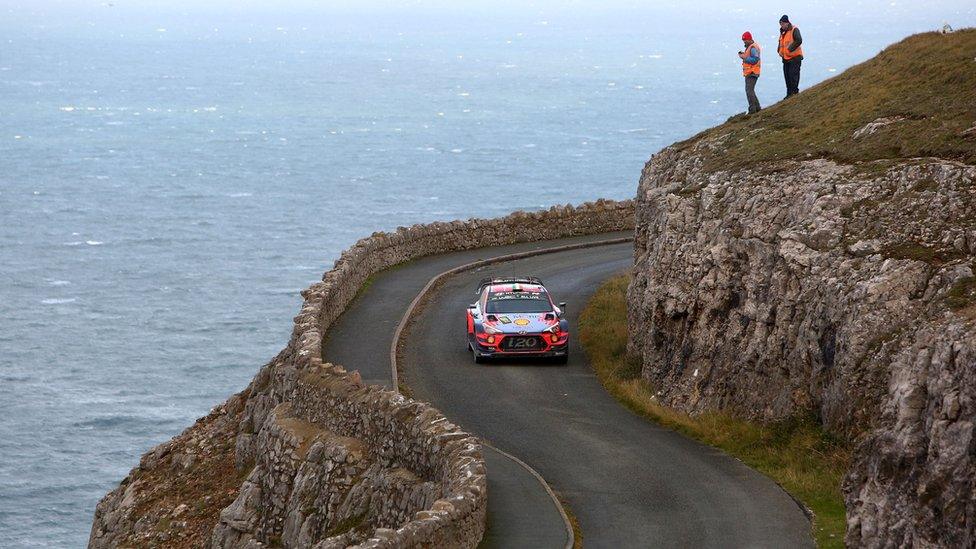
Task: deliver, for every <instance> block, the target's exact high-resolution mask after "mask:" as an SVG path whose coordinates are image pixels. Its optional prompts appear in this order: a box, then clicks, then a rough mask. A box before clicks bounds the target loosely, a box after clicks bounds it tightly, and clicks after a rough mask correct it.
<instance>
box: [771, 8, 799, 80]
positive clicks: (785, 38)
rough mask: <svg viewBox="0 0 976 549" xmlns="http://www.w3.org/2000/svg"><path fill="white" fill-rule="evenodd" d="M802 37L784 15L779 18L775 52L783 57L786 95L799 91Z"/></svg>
mask: <svg viewBox="0 0 976 549" xmlns="http://www.w3.org/2000/svg"><path fill="white" fill-rule="evenodd" d="M802 43H803V37H802V36H800V29H798V28H796V27H794V26H793V23H790V18H789V17H788V16H786V15H784V16H783V17H780V19H779V47H778V48H776V52H777V53H779V56H780V57H782V58H783V78H784V79H786V97H790V96H792V95H796V94H798V93H800V64H801V63H803V48H801V47H800V44H802Z"/></svg>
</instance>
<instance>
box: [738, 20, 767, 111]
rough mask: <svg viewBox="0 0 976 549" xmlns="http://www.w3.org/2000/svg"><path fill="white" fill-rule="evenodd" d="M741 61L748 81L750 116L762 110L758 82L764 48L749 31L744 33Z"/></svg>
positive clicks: (747, 92)
mask: <svg viewBox="0 0 976 549" xmlns="http://www.w3.org/2000/svg"><path fill="white" fill-rule="evenodd" d="M739 59H742V76H744V77H745V79H746V100H748V101H749V114H753V113H757V112H759V111H760V110H762V107H760V106H759V98H758V97H756V82H758V81H759V73H760V72H762V48H761V47H760V46H759V44H757V43H756V42H755V41H754V40H753V39H752V33H751V32H749V31H746V32H744V33H742V51H740V52H739Z"/></svg>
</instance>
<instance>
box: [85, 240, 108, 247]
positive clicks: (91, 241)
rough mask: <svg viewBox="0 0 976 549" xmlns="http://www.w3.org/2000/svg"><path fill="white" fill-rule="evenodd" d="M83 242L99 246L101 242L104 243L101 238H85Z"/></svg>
mask: <svg viewBox="0 0 976 549" xmlns="http://www.w3.org/2000/svg"><path fill="white" fill-rule="evenodd" d="M85 244H88V245H89V246H101V245H102V244H105V243H104V242H102V241H101V240H86V241H85Z"/></svg>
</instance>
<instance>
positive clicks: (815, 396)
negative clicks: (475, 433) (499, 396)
mask: <svg viewBox="0 0 976 549" xmlns="http://www.w3.org/2000/svg"><path fill="white" fill-rule="evenodd" d="M716 147H721V138H708V137H706V138H702V139H700V140H698V141H696V142H694V143H693V144H691V145H686V146H681V147H672V148H669V149H665V150H664V151H663V152H661V153H660V154H657V155H655V156H654V157H653V158H652V160H651V161H650V162H649V163H648V164H647V166H646V167H645V169H644V172H643V175H642V177H641V181H640V187H639V191H638V206H637V229H636V241H635V270H634V279H633V282H632V284H631V287H630V289H629V292H628V305H629V321H630V329H631V333H630V351H631V352H632V353H633V354H634V355H636V356H638V357H640V359H641V360H642V364H643V372H642V374H643V377H644V378H645V379H647V380H648V381H649V382H651V383H652V384H653V386H654V387H656V388H657V390H658V391H659V392H658V394H659V396H660V399H661V400H662V402H664V403H666V404H668V405H670V406H673V407H677V408H680V409H682V410H685V411H687V412H690V413H698V412H702V411H705V410H716V409H721V410H727V411H730V412H733V413H735V414H738V415H740V416H745V417H748V418H754V419H759V420H775V419H779V418H785V417H789V416H794V415H801V414H807V413H809V412H811V411H812V412H813V413H815V414H816V415H817V416H819V417H820V418H821V419H822V421H823V424H824V425H825V427H826V428H827V429H828V430H829V431H831V432H833V433H835V434H838V435H840V436H844V437H848V438H849V439H851V440H859V441H860V442H859V444H858V447H857V451H856V460H855V463H854V466H853V469H852V470H851V472H850V475H849V476H848V478H847V480H846V482H845V486H844V490H845V494H846V499H847V506H848V517H849V525H848V534H847V542H848V544H850V545H852V546H858V545H871V546H873V545H885V544H891V545H905V544H912V543H917V544H920V545H928V544H934V545H945V546H963V545H965V546H969V545H971V544H972V543H974V541H976V538H974V532H976V507H974V505H976V504H974V501H976V439H974V437H973V427H974V421H976V322H974V320H976V293H974V291H976V285H974V283H973V281H974V278H973V277H974V269H976V167H973V166H971V165H967V164H962V163H958V162H953V161H947V160H940V159H935V158H918V159H910V160H905V161H897V162H891V161H879V162H873V163H863V164H858V165H841V164H837V163H834V162H832V161H829V160H823V159H820V160H784V161H780V162H775V163H767V164H760V165H757V166H754V167H752V168H747V169H739V170H735V171H724V170H711V171H710V170H705V169H703V168H702V161H701V158H702V156H704V155H705V154H708V153H709V151H713V150H714V149H715V148H716Z"/></svg>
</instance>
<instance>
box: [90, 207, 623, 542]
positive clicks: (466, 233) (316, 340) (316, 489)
mask: <svg viewBox="0 0 976 549" xmlns="http://www.w3.org/2000/svg"><path fill="white" fill-rule="evenodd" d="M633 220H634V204H633V202H632V201H626V202H613V201H606V200H600V201H597V202H594V203H588V204H583V205H581V206H578V207H572V206H560V207H553V208H551V209H549V210H546V211H541V212H531V213H527V212H516V213H514V214H512V215H509V216H506V217H503V218H498V219H472V220H468V221H455V222H449V223H432V224H427V225H415V226H412V227H409V228H404V227H401V228H400V229H398V230H397V231H396V232H394V233H389V234H388V233H375V234H373V235H372V236H370V237H368V238H365V239H363V240H360V241H359V242H357V243H356V244H355V245H354V246H352V247H351V248H349V249H348V250H346V251H345V252H343V254H342V255H341V257H340V258H339V259H338V260H337V261H336V263H335V266H334V268H333V269H332V270H330V271H328V272H327V273H325V275H324V276H323V279H322V282H320V283H317V284H314V285H312V286H311V287H309V288H308V289H306V290H305V291H303V292H302V296H303V297H304V303H303V305H302V308H301V311H300V312H299V314H298V315H297V316H296V317H295V324H294V329H293V332H292V337H291V339H290V341H289V343H288V345H287V346H286V348H285V349H284V350H282V352H281V353H279V354H278V356H276V357H275V358H274V359H273V360H272V361H271V362H270V363H268V364H267V365H266V366H264V367H263V368H262V369H261V370H260V372H258V374H257V375H256V376H255V378H254V380H253V381H252V382H251V384H250V385H249V386H248V388H247V389H246V390H245V391H243V392H242V393H240V394H239V395H236V396H235V397H233V398H232V399H231V400H229V401H228V403H225V404H224V405H222V406H221V407H218V409H216V410H215V412H214V413H213V414H211V416H208V418H204V419H202V420H200V421H199V422H198V425H197V426H195V427H193V428H191V429H188V431H187V432H186V433H184V434H183V435H181V436H180V437H177V439H174V441H171V442H170V443H166V444H164V445H161V446H160V447H157V448H156V449H154V450H153V451H150V452H149V453H148V454H146V456H145V457H144V458H143V460H142V462H141V465H140V467H137V468H136V469H133V471H132V472H131V473H130V475H129V476H128V477H127V478H126V479H125V480H123V482H122V484H121V486H120V487H119V488H117V489H116V490H115V491H113V492H112V493H110V494H108V495H107V496H106V497H105V498H104V499H103V500H102V502H101V503H99V505H98V508H97V509H96V514H95V521H94V524H93V526H92V534H91V538H90V542H89V546H90V547H114V546H120V545H131V544H133V543H138V544H145V545H155V544H158V543H157V542H159V541H160V540H162V541H163V542H166V541H167V540H171V539H173V538H171V537H170V536H171V534H170V533H168V532H160V531H158V530H159V528H160V524H163V523H165V524H170V523H171V520H170V518H169V516H168V515H167V516H165V517H162V518H158V519H157V517H156V516H155V515H149V514H145V513H146V511H145V509H146V508H147V507H149V506H151V504H152V501H150V500H149V496H148V495H147V494H149V493H151V490H147V489H145V488H146V486H145V485H146V484H147V482H148V479H149V478H158V476H157V477H152V475H159V474H160V471H162V474H164V475H165V474H167V473H166V470H165V468H169V467H171V468H173V470H177V469H179V470H181V471H182V470H183V469H186V470H189V471H192V469H187V468H182V466H181V465H180V463H182V461H181V460H183V459H184V457H183V456H184V454H180V453H176V451H175V450H174V448H175V447H176V446H177V444H176V442H177V441H178V440H179V441H180V442H181V441H182V440H184V439H189V440H192V441H194V443H195V444H197V443H199V445H200V446H201V447H204V446H206V447H209V442H213V441H199V439H200V438H201V437H202V438H206V433H211V434H212V436H215V437H216V436H223V435H221V433H225V432H226V428H224V427H223V426H225V425H228V422H229V421H236V435H234V437H233V438H234V440H233V441H232V443H233V448H234V452H233V453H234V462H235V465H236V468H237V469H238V471H240V472H241V474H244V475H245V479H244V481H243V483H242V484H241V485H240V488H239V489H238V490H237V492H236V498H235V499H234V500H233V502H232V503H231V504H230V505H227V506H226V507H224V508H223V509H222V510H221V511H220V513H219V520H218V522H217V524H216V525H215V526H214V528H213V531H212V534H211V536H210V544H211V546H212V547H215V548H217V547H220V548H229V547H252V548H256V547H264V546H268V545H281V546H284V547H316V548H318V549H323V548H333V547H348V546H357V547H474V546H475V545H477V544H478V542H479V541H480V540H481V537H482V535H483V533H484V528H485V512H486V501H487V492H486V486H487V484H486V480H485V475H486V470H485V464H484V460H483V458H482V456H481V449H480V445H479V444H478V441H477V440H476V439H475V438H474V437H473V436H471V435H469V434H467V433H465V432H463V431H462V430H461V429H459V428H458V427H457V426H455V425H453V424H452V423H450V422H449V421H448V420H447V418H445V417H444V416H443V415H441V414H440V412H438V411H437V410H435V409H433V408H431V407H430V406H429V405H427V404H424V403H421V402H416V401H414V400H411V399H408V398H405V397H403V396H402V395H400V394H398V393H396V392H393V391H389V390H384V389H382V388H380V387H375V386H366V385H364V384H363V383H362V382H361V380H360V378H359V375H358V373H357V372H347V371H346V370H345V369H344V368H342V367H341V366H336V365H333V364H328V363H323V361H322V359H321V349H322V340H323V337H324V336H325V334H326V333H327V331H328V329H329V327H330V326H331V325H332V323H333V322H335V320H336V319H337V318H338V317H339V315H340V314H342V312H343V311H344V310H345V309H346V307H347V306H348V305H349V303H350V302H351V301H352V299H353V298H354V297H355V296H356V294H357V293H358V292H359V290H360V288H361V287H362V286H363V284H364V283H365V282H366V280H367V279H368V278H369V277H370V276H371V275H373V274H375V273H378V272H380V271H382V270H384V269H387V268H389V267H392V266H394V265H397V264H399V263H402V262H405V261H409V260H411V259H415V258H419V257H423V256H427V255H433V254H438V253H445V252H451V251H457V250H465V249H473V248H482V247H488V246H498V245H505V244H514V243H519V242H529V241H539V240H549V239H556V238H561V237H568V236H578V235H588V234H597V233H605V232H612V231H621V230H629V229H632V228H633ZM379 352H385V349H384V350H380V351H379ZM214 425H217V426H220V428H219V429H218V428H216V427H213V426H214ZM201 426H204V427H206V428H207V429H209V430H207V431H201V432H200V433H196V434H194V429H203V428H204V427H201ZM188 433H189V434H188ZM224 442H227V443H231V441H224ZM181 444H182V442H181ZM173 456H176V457H173ZM200 474H206V472H205V471H204V472H202V473H200ZM191 480H192V479H191ZM181 482H183V481H182V479H181ZM177 484H179V483H177ZM171 491H172V490H171ZM153 498H157V500H158V499H160V498H161V495H160V494H158V493H157V494H154V495H153ZM171 499H172V498H171ZM204 501H209V498H207V499H205V500H204ZM140 513H143V515H142V516H140ZM149 517H153V520H149ZM143 542H146V543H143Z"/></svg>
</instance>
